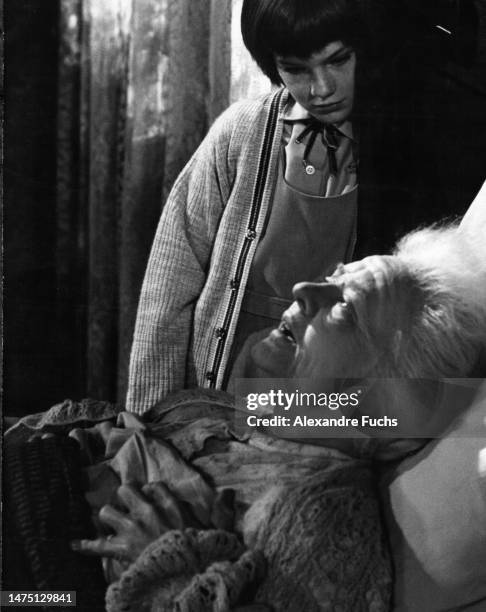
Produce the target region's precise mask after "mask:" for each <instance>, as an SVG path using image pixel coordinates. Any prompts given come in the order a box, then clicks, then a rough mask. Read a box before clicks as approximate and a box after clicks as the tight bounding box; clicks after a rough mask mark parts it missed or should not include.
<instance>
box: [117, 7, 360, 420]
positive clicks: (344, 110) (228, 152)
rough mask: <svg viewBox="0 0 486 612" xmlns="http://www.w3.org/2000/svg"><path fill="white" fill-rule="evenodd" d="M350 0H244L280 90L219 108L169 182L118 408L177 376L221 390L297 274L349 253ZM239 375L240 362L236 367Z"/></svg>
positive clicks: (354, 42)
mask: <svg viewBox="0 0 486 612" xmlns="http://www.w3.org/2000/svg"><path fill="white" fill-rule="evenodd" d="M359 7H360V3H357V2H355V1H354V0H333V1H332V2H331V1H329V2H322V0H302V1H300V2H298V3H297V2H294V1H293V0H246V1H245V2H244V4H243V11H242V22H241V23H242V33H243V39H244V41H245V44H246V46H247V47H248V49H249V51H250V52H251V54H252V56H253V57H254V59H255V60H256V61H257V63H258V64H259V66H260V68H261V69H262V70H263V71H264V72H265V74H267V75H268V76H269V77H270V79H271V80H272V82H273V83H275V84H279V85H283V86H284V87H283V88H280V89H279V90H278V91H276V92H274V93H272V94H270V95H269V96H267V97H265V98H263V99H259V100H255V101H244V102H240V103H237V104H235V105H233V106H231V107H230V108H229V109H228V110H227V111H226V112H225V113H223V115H222V116H221V117H220V118H219V119H218V120H217V121H216V122H215V124H214V125H213V126H212V128H211V130H210V131H209V133H208V135H207V137H206V138H205V140H204V141H203V143H202V144H201V146H200V147H199V149H198V150H197V151H196V153H195V154H194V156H193V157H192V159H191V160H190V161H189V163H188V165H187V166H186V168H185V169H184V170H183V172H182V173H181V175H180V176H179V178H178V180H177V181H176V183H175V185H174V188H173V190H172V192H171V195H170V197H169V199H168V201H167V203H166V205H165V207H164V211H163V214H162V217H161V221H160V224H159V227H158V230H157V234H156V237H155V241H154V244H153V247H152V252H151V256H150V260H149V263H148V267H147V272H146V276H145V281H144V284H143V288H142V293H141V298H140V303H139V311H138V317H137V323H136V328H135V335H134V342H133V347H132V354H131V364H130V378H129V389H128V398H127V407H128V409H129V410H131V411H136V412H139V413H141V412H144V411H145V410H147V409H148V408H149V407H150V406H151V405H153V404H154V403H155V402H156V401H157V400H159V399H160V398H161V397H163V396H164V395H165V394H166V393H168V392H170V391H173V390H177V389H181V388H184V387H188V386H194V385H199V386H207V387H211V388H225V387H226V386H227V383H228V380H229V379H230V377H231V374H232V372H233V367H234V364H235V360H236V359H237V358H238V356H239V355H240V354H241V352H242V349H243V347H244V345H245V342H246V341H247V339H248V338H249V337H250V336H252V335H253V334H255V333H256V332H259V331H260V330H262V329H264V328H268V327H269V326H272V325H274V324H275V322H278V321H279V320H280V316H281V314H282V312H283V311H284V310H285V308H286V307H287V306H288V304H289V303H290V301H291V298H292V294H291V289H292V286H293V285H294V283H295V282H297V281H298V280H300V279H301V278H311V279H312V278H317V277H319V276H322V275H324V274H326V273H330V272H332V270H333V269H334V268H335V266H336V265H337V264H338V263H339V262H346V261H349V260H350V259H351V257H352V255H353V251H354V247H355V243H356V237H357V210H358V181H357V176H358V174H357V173H358V170H357V166H358V144H357V139H356V135H355V130H354V126H353V122H352V117H353V108H354V106H355V98H356V91H355V89H356V87H355V84H356V71H357V70H359V69H360V58H361V57H362V55H363V53H364V51H365V46H366V45H365V41H366V38H367V37H366V27H365V22H364V19H363V18H362V16H361V15H360V13H359ZM243 360H244V361H245V360H246V358H244V359H243ZM246 361H251V360H250V358H248V360H246ZM239 363H241V358H240V360H239ZM248 372H251V363H245V364H244V365H243V367H242V368H241V367H240V368H239V370H238V374H239V375H241V374H245V373H248Z"/></svg>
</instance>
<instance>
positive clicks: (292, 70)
mask: <svg viewBox="0 0 486 612" xmlns="http://www.w3.org/2000/svg"><path fill="white" fill-rule="evenodd" d="M280 70H281V71H282V72H286V73H287V74H303V73H304V72H305V68H301V67H300V66H285V68H283V67H282V68H280Z"/></svg>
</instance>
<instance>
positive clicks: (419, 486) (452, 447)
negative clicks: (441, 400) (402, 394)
mask: <svg viewBox="0 0 486 612" xmlns="http://www.w3.org/2000/svg"><path fill="white" fill-rule="evenodd" d="M481 382H482V381H481ZM468 384H476V387H478V386H479V385H478V381H477V380H476V381H471V380H469V381H468V380H464V381H461V382H459V381H457V380H456V381H454V382H453V383H452V381H451V384H449V393H446V394H445V402H446V403H447V402H448V403H449V404H450V403H452V404H454V405H456V406H459V404H460V403H461V402H463V401H464V398H465V397H467V395H468V393H467V385H468ZM474 395H475V399H474V400H473V401H472V402H471V403H470V404H467V406H468V407H466V409H465V411H464V412H463V414H462V415H461V416H460V417H458V418H456V419H455V421H454V422H453V423H452V425H451V426H450V427H449V428H448V430H447V431H446V433H445V434H444V436H443V437H442V438H441V439H439V440H434V441H433V442H430V443H428V444H427V445H426V446H425V447H424V448H423V449H422V450H421V451H419V452H418V453H417V454H416V455H414V456H413V457H409V458H407V459H405V460H404V461H402V462H401V463H400V464H399V465H398V467H395V468H394V469H393V470H391V471H390V472H388V474H386V475H385V477H384V478H383V480H382V493H383V496H384V499H385V520H386V522H387V526H388V531H389V538H390V545H391V550H392V558H393V562H394V566H395V584H394V608H393V610H394V611H395V612H423V611H424V610H427V611H428V612H439V611H440V612H445V611H451V610H455V609H464V608H465V606H468V605H472V604H474V603H476V605H479V606H480V607H479V608H478V609H486V605H485V603H484V602H483V603H479V604H478V603H477V602H479V601H480V600H482V599H485V598H486V383H484V382H482V386H481V387H480V388H479V390H478V391H477V392H476V391H475V390H474ZM444 408H445V409H447V406H444ZM471 609H475V608H471Z"/></svg>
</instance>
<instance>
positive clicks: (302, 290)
mask: <svg viewBox="0 0 486 612" xmlns="http://www.w3.org/2000/svg"><path fill="white" fill-rule="evenodd" d="M292 293H293V295H294V298H295V299H296V300H297V302H298V304H299V306H300V309H301V311H302V312H303V313H304V314H305V315H306V316H307V317H314V316H315V315H316V314H317V313H318V312H319V310H320V309H321V308H330V307H332V306H334V304H335V303H336V302H339V301H341V300H342V299H343V293H342V290H341V289H340V288H339V287H338V286H337V285H333V284H331V283H297V284H296V285H294V287H293V289H292Z"/></svg>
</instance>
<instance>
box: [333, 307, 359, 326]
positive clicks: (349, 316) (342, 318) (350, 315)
mask: <svg viewBox="0 0 486 612" xmlns="http://www.w3.org/2000/svg"><path fill="white" fill-rule="evenodd" d="M329 319H330V322H331V323H333V324H338V325H351V324H353V323H354V320H355V316H354V309H353V307H352V306H351V304H349V303H348V302H336V304H334V306H333V307H332V308H331V311H330V312H329Z"/></svg>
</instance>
